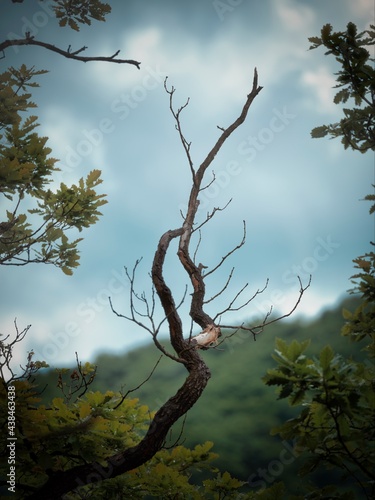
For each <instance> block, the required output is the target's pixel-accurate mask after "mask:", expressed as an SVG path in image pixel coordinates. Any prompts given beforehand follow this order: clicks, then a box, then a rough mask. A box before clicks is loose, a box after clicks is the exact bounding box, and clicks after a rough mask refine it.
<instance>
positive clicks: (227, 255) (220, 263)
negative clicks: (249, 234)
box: [204, 221, 246, 278]
mask: <svg viewBox="0 0 375 500" xmlns="http://www.w3.org/2000/svg"><path fill="white" fill-rule="evenodd" d="M242 222H243V236H242V240H241V242H240V243H239V244H238V245H237V246H235V247H234V248H233V249H232V250H231V251H230V252H228V253H227V254H225V255H224V257H222V258H221V261H220V262H219V264H217V265H216V266H215V267H214V268H212V269H211V270H210V271H208V272H207V273H205V275H204V277H205V278H207V276H209V275H210V274H212V273H214V272H215V271H216V270H217V269H219V267H221V266H222V265H223V263H224V262H225V261H226V260H227V258H228V257H230V256H231V255H232V253H234V252H236V251H237V250H239V249H240V248H241V247H242V246H244V244H245V241H246V222H245V221H242Z"/></svg>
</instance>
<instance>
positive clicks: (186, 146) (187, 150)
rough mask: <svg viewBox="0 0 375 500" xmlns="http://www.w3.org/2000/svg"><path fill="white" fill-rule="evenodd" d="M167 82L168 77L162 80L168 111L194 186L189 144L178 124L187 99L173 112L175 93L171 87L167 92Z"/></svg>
mask: <svg viewBox="0 0 375 500" xmlns="http://www.w3.org/2000/svg"><path fill="white" fill-rule="evenodd" d="M167 80H168V77H167V78H166V79H165V80H164V88H165V91H166V92H167V94H169V109H170V111H171V113H172V115H173V118H174V119H175V121H176V130H177V132H178V134H179V136H180V141H181V143H182V146H183V148H184V150H185V154H186V157H187V159H188V163H189V167H190V172H191V175H192V178H193V183H194V184H195V170H194V165H193V160H192V158H191V155H190V146H191V142H188V141H187V140H186V139H185V136H184V134H183V133H182V129H181V123H180V114H181V112H182V111H183V110H184V109H185V108H186V107H187V106H188V104H189V98H188V99H187V101H186V103H185V104H184V105H183V106H181V107H180V108H178V110H177V112H176V111H175V110H174V108H173V94H174V93H175V88H174V87H173V86H172V87H171V90H168V88H167Z"/></svg>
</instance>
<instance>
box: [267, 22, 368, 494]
mask: <svg viewBox="0 0 375 500" xmlns="http://www.w3.org/2000/svg"><path fill="white" fill-rule="evenodd" d="M374 29H375V27H374V26H371V27H370V29H369V30H366V31H364V32H362V33H357V28H356V26H355V25H354V24H353V23H349V24H348V26H347V30H346V31H345V32H333V31H332V27H331V26H330V25H326V26H324V27H323V29H322V31H321V37H312V38H310V39H309V40H310V41H311V42H313V46H312V47H311V48H313V49H314V48H317V47H319V46H321V45H324V46H325V47H326V48H328V49H329V50H328V52H326V54H332V55H334V56H335V57H336V59H337V60H338V62H339V63H340V64H341V69H340V71H339V72H338V73H337V75H338V77H337V81H338V85H337V87H339V88H341V90H340V91H339V92H338V93H337V94H336V96H335V98H334V102H335V103H336V104H339V103H340V102H344V103H345V102H347V101H348V100H349V99H350V98H352V99H354V104H355V106H354V107H353V108H351V109H349V108H345V109H344V115H345V116H344V118H343V119H342V120H341V121H340V122H339V123H335V124H333V125H328V126H326V125H324V126H322V127H318V128H315V129H314V130H313V131H312V136H313V137H324V136H326V135H329V136H331V137H332V138H334V137H341V141H342V143H343V145H344V147H345V148H348V147H350V148H352V149H354V150H357V151H360V152H361V153H366V152H368V151H374V150H375V132H374V125H375V124H374V117H375V71H374V68H373V66H371V65H370V64H369V62H370V61H371V62H372V63H373V62H374V60H373V59H371V58H370V53H369V51H368V49H367V48H366V47H370V46H371V45H374V44H375V31H374ZM365 199H367V200H369V201H375V195H374V194H371V195H368V196H366V197H365ZM374 212H375V205H372V206H371V208H370V215H371V214H373V213H374ZM371 236H373V235H371ZM370 244H371V246H372V247H373V246H374V242H371V243H370ZM354 263H355V268H356V269H357V270H358V271H357V273H356V274H354V275H353V276H352V278H351V279H352V283H353V284H354V288H353V289H352V290H351V292H352V293H356V294H359V296H360V297H361V304H360V306H359V307H358V308H357V309H356V310H355V311H354V312H350V311H348V310H344V311H343V314H344V318H345V320H346V324H345V326H344V327H343V329H342V331H341V334H342V335H343V336H344V337H346V338H347V339H349V340H350V341H351V342H356V343H361V344H362V345H363V352H364V360H359V359H352V358H349V359H346V358H344V357H342V356H341V355H340V353H335V352H334V351H333V349H332V348H331V347H330V345H327V346H326V347H325V348H324V349H322V351H321V352H320V356H319V359H313V358H311V357H308V355H307V348H308V344H309V342H308V341H305V342H302V343H300V342H298V341H297V340H294V341H293V342H292V343H291V344H289V345H288V344H286V342H284V341H283V340H281V339H279V340H278V341H277V343H276V354H275V356H274V359H275V361H276V362H277V367H276V368H275V369H272V370H269V371H268V373H267V375H266V376H265V377H264V381H265V382H266V384H268V385H277V386H280V393H279V397H280V398H288V400H289V403H290V404H291V405H292V406H300V407H301V413H300V414H299V415H298V416H297V417H295V418H293V419H291V420H289V421H288V422H286V423H284V424H283V425H281V426H279V427H278V428H276V429H274V430H273V432H274V433H277V434H279V435H280V436H281V437H282V438H283V439H290V440H293V442H294V446H295V450H296V451H297V452H298V453H299V454H304V456H305V458H306V457H307V459H305V462H304V464H303V466H302V467H301V470H300V472H301V475H304V476H305V475H308V474H311V473H313V472H314V471H317V470H318V471H321V470H325V469H328V470H330V471H334V472H338V473H340V476H341V481H340V484H337V482H336V483H328V484H327V485H325V486H324V487H323V488H322V487H319V489H317V488H316V487H314V483H313V482H312V485H311V487H310V492H309V493H308V497H306V496H304V497H303V498H358V497H357V496H356V493H355V492H356V491H357V492H358V494H360V495H361V498H368V499H370V498H374V495H375V472H374V471H375V453H374V450H375V399H374V393H375V392H374V390H375V385H374V380H375V363H374V358H375V253H374V251H370V252H367V253H366V254H365V255H363V256H361V257H358V258H356V259H354ZM354 488H356V489H354ZM318 490H319V491H318ZM345 490H346V492H345ZM348 490H349V493H348ZM301 498H302V497H301Z"/></svg>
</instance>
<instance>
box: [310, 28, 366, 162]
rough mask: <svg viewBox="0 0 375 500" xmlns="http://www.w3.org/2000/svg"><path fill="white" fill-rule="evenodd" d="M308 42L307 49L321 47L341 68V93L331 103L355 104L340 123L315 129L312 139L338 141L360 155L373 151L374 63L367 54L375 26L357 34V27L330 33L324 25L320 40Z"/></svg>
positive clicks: (316, 38)
mask: <svg viewBox="0 0 375 500" xmlns="http://www.w3.org/2000/svg"><path fill="white" fill-rule="evenodd" d="M309 41H310V42H311V43H312V45H311V47H310V49H316V48H317V47H320V46H321V45H323V46H324V47H326V48H327V49H328V51H327V52H325V54H328V55H329V54H332V55H334V56H335V58H336V60H337V61H338V62H339V63H340V65H341V67H340V70H339V71H338V73H336V75H337V85H336V88H340V90H339V91H338V92H337V93H336V95H335V97H334V103H335V104H340V103H344V104H345V103H346V102H347V101H348V100H349V99H350V98H352V99H354V104H355V106H353V107H352V108H344V109H343V112H344V118H342V119H341V120H340V122H338V123H333V124H330V125H322V126H320V127H316V128H314V129H313V130H312V132H311V135H312V137H314V138H319V137H325V136H327V135H328V136H331V138H334V137H341V142H342V144H343V146H344V148H345V149H347V148H348V147H351V148H353V149H356V150H358V151H360V152H361V153H365V152H366V151H367V150H369V149H371V150H375V130H374V118H375V69H374V67H373V62H374V59H373V58H371V57H370V53H369V51H368V50H367V48H369V47H370V46H372V45H374V44H375V26H374V25H370V29H368V30H365V31H363V32H361V33H358V31H357V27H356V25H355V24H353V23H348V25H347V28H346V31H339V32H333V31H332V26H331V25H330V24H326V25H325V26H323V28H322V30H321V36H320V37H311V38H309ZM366 47H367V48H366ZM371 63H372V64H371Z"/></svg>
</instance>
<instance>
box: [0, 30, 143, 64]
mask: <svg viewBox="0 0 375 500" xmlns="http://www.w3.org/2000/svg"><path fill="white" fill-rule="evenodd" d="M22 45H37V46H39V47H43V48H45V49H47V50H50V51H52V52H56V53H57V54H60V55H61V56H63V57H66V58H68V59H74V60H76V61H81V62H92V61H102V62H110V63H117V64H131V65H133V66H136V67H137V68H138V69H140V65H141V63H140V62H138V61H134V60H133V59H119V58H117V56H118V54H119V53H120V51H119V50H117V51H116V52H115V53H114V54H112V55H111V56H106V57H105V56H92V57H88V56H82V55H79V54H80V53H81V52H83V51H85V50H86V49H87V47H86V46H83V47H81V48H79V49H77V50H75V51H73V52H72V51H71V49H70V45H69V47H68V49H67V50H63V49H60V48H59V47H56V46H55V45H52V44H50V43H46V42H41V41H40V40H35V38H34V37H33V36H31V35H30V33H26V36H25V38H18V39H15V40H5V41H4V42H1V43H0V51H1V52H3V54H4V51H5V50H6V49H7V48H8V47H12V46H13V47H15V46H22ZM3 57H5V56H3Z"/></svg>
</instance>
